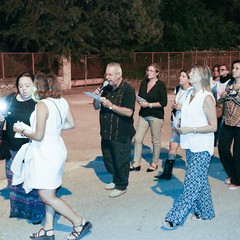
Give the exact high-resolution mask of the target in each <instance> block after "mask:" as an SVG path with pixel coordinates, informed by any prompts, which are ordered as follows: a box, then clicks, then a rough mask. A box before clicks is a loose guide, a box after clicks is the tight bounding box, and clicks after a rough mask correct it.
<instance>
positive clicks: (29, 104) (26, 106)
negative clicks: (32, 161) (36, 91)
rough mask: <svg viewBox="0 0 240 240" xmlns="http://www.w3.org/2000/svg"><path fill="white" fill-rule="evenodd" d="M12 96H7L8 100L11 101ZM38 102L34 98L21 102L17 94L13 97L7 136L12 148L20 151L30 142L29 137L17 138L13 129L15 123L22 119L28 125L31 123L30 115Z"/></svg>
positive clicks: (7, 122) (8, 118)
mask: <svg viewBox="0 0 240 240" xmlns="http://www.w3.org/2000/svg"><path fill="white" fill-rule="evenodd" d="M10 98H11V97H10V96H8V97H6V102H8V101H10ZM35 105H36V102H34V101H33V100H32V99H30V100H27V101H24V102H19V101H18V100H17V99H16V96H14V98H13V99H12V103H11V105H10V107H9V108H8V112H9V113H10V114H8V116H7V117H6V138H7V141H8V143H9V148H10V150H13V151H18V150H19V149H20V148H21V146H22V145H23V144H25V143H27V142H29V139H28V138H15V137H14V135H15V132H14V131H13V125H14V123H16V122H17V121H22V122H24V123H26V124H27V125H30V115H31V113H32V112H33V111H34V109H35Z"/></svg>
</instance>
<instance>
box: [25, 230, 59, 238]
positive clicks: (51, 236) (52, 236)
mask: <svg viewBox="0 0 240 240" xmlns="http://www.w3.org/2000/svg"><path fill="white" fill-rule="evenodd" d="M50 231H53V229H49V230H45V229H44V228H41V229H40V230H39V231H38V232H36V233H33V234H31V235H30V238H31V239H33V240H37V239H41V240H55V236H54V234H52V235H50V236H48V235H47V233H48V232H50ZM41 233H43V235H41Z"/></svg>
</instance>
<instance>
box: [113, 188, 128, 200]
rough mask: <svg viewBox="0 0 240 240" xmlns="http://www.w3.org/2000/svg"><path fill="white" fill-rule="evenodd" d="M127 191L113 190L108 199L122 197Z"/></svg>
mask: <svg viewBox="0 0 240 240" xmlns="http://www.w3.org/2000/svg"><path fill="white" fill-rule="evenodd" d="M126 191H127V190H126V189H125V190H118V189H114V190H113V191H112V192H111V193H110V194H109V197H110V198H114V197H119V196H121V195H123V194H124V193H125V192H126Z"/></svg>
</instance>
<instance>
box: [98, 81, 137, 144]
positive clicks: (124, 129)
mask: <svg viewBox="0 0 240 240" xmlns="http://www.w3.org/2000/svg"><path fill="white" fill-rule="evenodd" d="M102 96H103V97H106V98H107V99H109V100H110V101H111V102H112V103H113V104H114V105H116V106H119V107H126V108H129V109H132V110H133V113H134V110H135V101H136V95H135V90H134V89H133V88H132V87H131V86H130V85H129V84H128V83H127V82H126V81H125V80H123V81H122V82H121V83H120V85H119V86H118V87H117V88H116V89H114V90H113V88H112V86H107V87H105V88H104V91H103V93H102ZM100 127H101V131H100V134H101V137H102V139H104V140H113V141H118V142H122V143H127V142H129V141H131V139H132V138H133V136H134V135H135V129H134V126H133V114H132V116H131V117H127V116H122V115H120V114H118V113H115V112H114V111H112V110H110V109H108V108H105V107H104V106H101V110H100Z"/></svg>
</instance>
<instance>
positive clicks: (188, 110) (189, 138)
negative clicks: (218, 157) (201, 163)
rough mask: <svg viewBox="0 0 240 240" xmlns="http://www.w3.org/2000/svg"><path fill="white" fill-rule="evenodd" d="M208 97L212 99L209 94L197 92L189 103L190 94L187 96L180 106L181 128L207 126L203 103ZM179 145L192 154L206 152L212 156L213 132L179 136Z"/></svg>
mask: <svg viewBox="0 0 240 240" xmlns="http://www.w3.org/2000/svg"><path fill="white" fill-rule="evenodd" d="M208 95H210V96H212V98H213V99H214V97H213V95H212V93H211V92H208V91H204V90H201V91H199V92H198V93H197V94H196V96H195V97H194V98H193V100H192V101H191V102H190V97H191V94H189V95H188V97H187V99H186V101H185V103H184V105H183V106H182V118H181V127H202V126H206V125H209V124H208V120H207V117H206V115H205V113H204V111H203V102H204V100H205V98H206V96H208ZM180 145H181V147H182V148H183V149H190V150H191V151H192V152H202V151H208V152H209V153H210V155H212V154H213V151H214V132H211V133H196V134H194V133H188V134H181V135H180Z"/></svg>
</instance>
